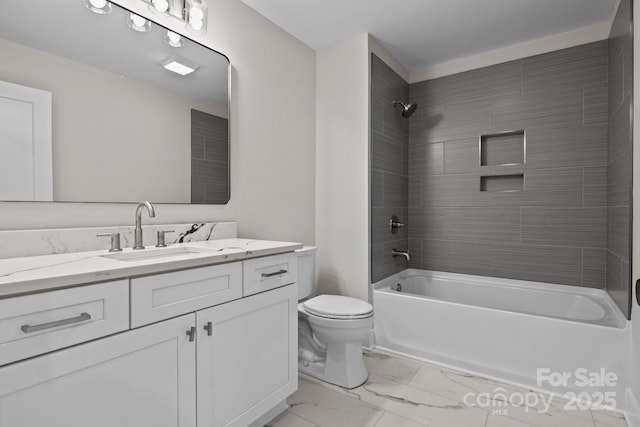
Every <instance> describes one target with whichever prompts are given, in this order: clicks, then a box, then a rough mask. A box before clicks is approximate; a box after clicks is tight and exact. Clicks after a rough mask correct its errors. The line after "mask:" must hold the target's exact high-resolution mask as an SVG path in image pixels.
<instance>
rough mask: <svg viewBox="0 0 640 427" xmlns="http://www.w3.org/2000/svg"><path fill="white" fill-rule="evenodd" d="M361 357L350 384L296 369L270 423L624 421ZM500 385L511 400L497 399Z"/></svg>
mask: <svg viewBox="0 0 640 427" xmlns="http://www.w3.org/2000/svg"><path fill="white" fill-rule="evenodd" d="M365 362H366V365H367V368H368V369H369V379H368V381H367V382H366V383H365V384H364V385H362V386H360V387H358V388H355V389H353V390H346V389H343V388H340V387H337V386H333V385H330V384H326V383H323V382H320V381H318V380H316V379H314V378H311V377H309V376H306V375H303V374H301V375H300V377H299V386H298V391H297V392H296V393H294V394H293V395H292V396H291V397H290V398H289V399H288V400H287V403H288V404H289V409H288V410H287V411H285V412H284V413H283V414H281V415H280V416H278V417H277V418H275V419H274V420H272V421H271V422H270V423H269V424H267V426H268V427H374V426H375V427H421V426H430V427H532V426H534V427H627V423H626V422H625V420H624V417H623V416H622V415H621V414H619V413H616V412H609V411H589V410H578V409H575V410H567V409H565V405H566V401H564V400H560V399H559V398H557V397H556V398H553V399H550V395H542V394H540V393H534V392H531V391H529V390H526V389H521V388H518V387H515V386H511V385H507V384H501V383H499V382H496V381H492V380H489V379H485V378H481V377H477V376H474V375H470V374H466V373H462V372H456V371H454V370H450V369H446V368H443V367H439V366H436V365H431V364H428V363H424V362H420V361H417V360H414V359H408V358H403V357H399V356H396V355H387V354H383V353H380V352H375V353H369V354H366V355H365ZM499 392H502V393H503V395H506V396H507V399H508V400H510V401H511V402H513V403H509V402H504V401H502V402H501V401H500V399H499V396H498V395H497V394H496V393H499ZM481 393H485V394H484V395H482V394H481ZM487 393H488V394H487ZM527 394H529V398H530V399H531V400H528V403H527V404H525V403H520V402H519V401H518V400H519V398H518V397H517V396H526V395H527ZM479 395H480V396H489V395H491V396H492V397H496V399H492V401H493V402H494V403H493V404H491V405H486V404H484V402H486V400H484V401H483V400H478V401H477V402H480V404H479V405H477V406H475V407H474V406H473V403H472V405H471V406H469V405H468V404H467V403H468V402H474V401H475V400H474V399H475V397H476V396H479ZM465 396H466V399H465ZM542 396H544V398H545V399H546V400H545V401H544V402H543V401H542V398H541V397H542ZM538 398H540V399H538ZM465 402H466V403H465ZM545 402H546V403H545ZM514 403H515V404H514Z"/></svg>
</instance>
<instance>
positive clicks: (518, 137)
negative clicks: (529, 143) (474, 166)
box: [480, 130, 526, 166]
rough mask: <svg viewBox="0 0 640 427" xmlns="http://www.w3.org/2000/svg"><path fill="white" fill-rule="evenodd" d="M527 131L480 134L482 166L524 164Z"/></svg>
mask: <svg viewBox="0 0 640 427" xmlns="http://www.w3.org/2000/svg"><path fill="white" fill-rule="evenodd" d="M525 141H526V139H525V132H524V130H517V131H513V132H501V133H496V134H492V135H481V136H480V166H500V165H517V164H521V165H523V164H524V163H525V149H526V143H525Z"/></svg>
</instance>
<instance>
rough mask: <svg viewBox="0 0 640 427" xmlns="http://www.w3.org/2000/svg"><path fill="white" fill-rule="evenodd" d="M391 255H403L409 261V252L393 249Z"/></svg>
mask: <svg viewBox="0 0 640 427" xmlns="http://www.w3.org/2000/svg"><path fill="white" fill-rule="evenodd" d="M391 255H392V256H393V257H394V258H395V257H398V256H402V257H404V258H405V259H406V260H407V261H411V255H409V252H402V251H398V250H396V249H393V250H392V251H391Z"/></svg>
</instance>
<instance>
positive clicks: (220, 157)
mask: <svg viewBox="0 0 640 427" xmlns="http://www.w3.org/2000/svg"><path fill="white" fill-rule="evenodd" d="M228 201H229V120H228V119H224V118H222V117H218V116H214V115H212V114H208V113H204V112H202V111H198V110H191V203H201V204H225V203H227V202H228Z"/></svg>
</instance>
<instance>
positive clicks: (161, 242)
mask: <svg viewBox="0 0 640 427" xmlns="http://www.w3.org/2000/svg"><path fill="white" fill-rule="evenodd" d="M175 232H176V230H158V244H157V245H156V248H165V247H167V244H166V243H165V241H164V235H165V234H166V233H175Z"/></svg>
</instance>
